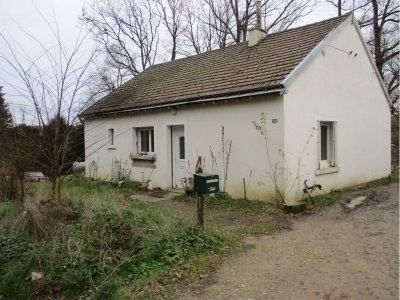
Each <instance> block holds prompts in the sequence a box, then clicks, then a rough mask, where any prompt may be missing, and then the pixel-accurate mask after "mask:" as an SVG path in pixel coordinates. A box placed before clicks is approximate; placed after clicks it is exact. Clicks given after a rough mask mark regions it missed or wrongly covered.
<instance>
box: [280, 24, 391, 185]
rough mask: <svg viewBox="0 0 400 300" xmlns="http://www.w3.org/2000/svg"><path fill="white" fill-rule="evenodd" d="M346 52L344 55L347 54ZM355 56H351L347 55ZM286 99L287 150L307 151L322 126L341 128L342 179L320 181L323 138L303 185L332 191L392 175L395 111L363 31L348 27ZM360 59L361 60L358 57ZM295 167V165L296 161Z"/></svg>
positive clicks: (306, 165)
mask: <svg viewBox="0 0 400 300" xmlns="http://www.w3.org/2000/svg"><path fill="white" fill-rule="evenodd" d="M341 50H342V51H341ZM344 51H345V52H350V51H353V52H352V54H351V55H349V54H348V53H345V52H344ZM324 53H325V55H323V53H320V54H319V55H318V56H317V58H316V59H315V60H314V61H313V62H312V63H311V64H310V65H309V66H308V68H307V69H306V70H305V71H304V72H303V73H302V74H301V75H300V76H299V77H298V78H297V80H296V81H295V82H294V83H293V84H292V85H291V86H290V87H289V88H288V91H287V93H286V94H285V95H284V115H285V124H284V132H285V137H284V147H285V152H286V153H295V154H296V155H298V153H299V151H302V149H303V146H304V144H305V141H306V140H307V137H308V135H309V134H310V132H311V128H313V127H316V126H317V120H318V119H319V120H324V121H336V122H337V161H338V167H339V168H340V170H339V171H338V172H337V173H329V174H324V175H315V170H316V169H317V163H318V158H317V134H316V132H315V134H314V137H312V138H311V141H310V144H309V147H308V149H307V152H309V155H306V157H305V158H304V159H303V160H302V161H301V169H300V175H301V180H300V181H301V189H302V188H303V181H304V180H305V179H307V180H308V183H309V184H312V183H313V182H317V183H318V184H321V185H322V186H323V188H324V189H325V190H326V191H329V190H330V189H338V188H344V187H347V186H353V185H356V184H360V183H364V182H368V181H371V180H375V179H379V178H382V177H385V176H388V174H390V110H389V105H388V103H387V100H386V98H385V95H384V93H383V91H382V88H381V86H380V84H379V81H378V79H377V77H376V75H375V70H374V68H373V65H372V64H371V63H370V60H369V59H368V56H367V53H366V52H365V50H364V48H363V44H362V41H361V40H360V38H359V36H358V33H357V29H356V28H355V26H354V25H352V24H350V23H349V24H348V25H347V26H346V27H345V28H344V29H343V31H342V32H341V33H339V35H338V36H337V37H336V38H335V39H334V40H333V41H332V42H331V44H330V45H329V46H328V47H326V48H325V49H324ZM355 54H357V56H355ZM291 163H292V165H293V166H295V165H296V161H295V160H293V159H292V160H291Z"/></svg>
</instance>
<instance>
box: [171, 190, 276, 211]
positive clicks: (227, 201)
mask: <svg viewBox="0 0 400 300" xmlns="http://www.w3.org/2000/svg"><path fill="white" fill-rule="evenodd" d="M195 199H196V198H195V196H188V195H186V196H182V197H179V198H177V200H178V201H181V202H193V203H194V202H195ZM204 205H205V206H206V207H207V208H212V209H217V210H226V211H237V212H242V213H254V214H269V215H273V214H277V213H279V212H280V210H279V209H278V207H276V205H274V204H271V203H267V202H265V201H260V200H246V199H243V198H238V199H233V198H232V197H231V196H230V195H229V194H228V193H225V192H218V193H215V194H214V195H206V196H205V198H204Z"/></svg>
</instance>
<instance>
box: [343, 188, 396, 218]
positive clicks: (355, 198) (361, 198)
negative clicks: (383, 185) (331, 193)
mask: <svg viewBox="0 0 400 300" xmlns="http://www.w3.org/2000/svg"><path fill="white" fill-rule="evenodd" d="M388 198H389V194H388V193H387V192H386V191H367V192H362V193H358V194H355V195H352V196H349V197H346V198H345V199H344V200H343V201H342V202H341V203H340V204H341V205H342V207H343V208H344V210H345V212H347V213H348V212H351V211H353V210H355V209H356V208H358V207H361V206H364V205H370V204H373V203H379V202H382V201H385V200H387V199H388Z"/></svg>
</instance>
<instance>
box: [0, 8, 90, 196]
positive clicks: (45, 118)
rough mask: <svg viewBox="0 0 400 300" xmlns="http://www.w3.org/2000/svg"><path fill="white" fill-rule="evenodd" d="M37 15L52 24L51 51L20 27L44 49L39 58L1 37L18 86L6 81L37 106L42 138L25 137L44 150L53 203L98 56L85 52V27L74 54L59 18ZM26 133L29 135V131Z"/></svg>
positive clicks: (36, 119)
mask: <svg viewBox="0 0 400 300" xmlns="http://www.w3.org/2000/svg"><path fill="white" fill-rule="evenodd" d="M37 11H38V13H39V14H40V16H41V17H42V20H43V21H44V22H46V24H47V26H48V28H49V30H50V34H51V37H52V38H53V43H54V44H53V45H52V46H50V47H48V46H46V45H45V44H44V43H42V42H41V41H40V40H39V39H38V38H37V37H36V36H35V35H33V34H32V33H31V32H29V31H27V30H24V29H23V28H22V27H20V29H21V30H22V31H23V32H24V33H25V35H26V36H25V39H30V41H31V44H32V45H35V46H37V47H38V48H39V49H41V50H42V53H41V54H40V55H38V56H37V57H33V55H32V54H30V53H28V52H27V51H28V50H26V49H25V48H23V47H22V46H21V45H20V44H18V43H17V42H16V41H14V40H12V39H10V38H7V37H6V36H4V35H3V34H0V37H1V38H2V39H3V41H4V42H5V44H6V45H7V46H8V47H7V49H5V50H2V51H1V52H0V59H1V61H2V62H3V63H5V64H7V65H8V67H9V68H11V69H12V72H11V73H10V72H7V70H4V69H3V71H4V72H7V73H9V75H10V76H13V79H14V80H17V81H18V83H17V84H13V83H11V82H9V81H8V80H7V79H4V78H3V79H2V80H1V81H2V82H4V83H5V84H8V85H9V86H11V87H12V88H13V89H14V90H15V92H16V93H17V95H18V96H19V97H21V98H24V99H26V100H27V101H28V102H29V103H30V104H31V105H32V107H33V110H34V111H33V115H34V120H33V122H34V123H35V124H36V128H37V130H38V131H39V135H38V137H32V136H30V135H29V134H24V136H25V137H26V138H27V139H29V140H30V142H31V143H32V145H34V147H35V149H38V151H40V155H41V156H42V157H43V159H41V160H40V163H41V165H42V167H43V168H44V169H45V170H46V172H47V173H48V174H49V178H50V180H51V181H52V199H53V200H55V199H56V198H58V200H60V199H61V189H62V180H63V178H64V177H62V176H61V175H62V173H63V168H64V166H65V164H66V153H67V149H68V140H69V136H70V134H71V131H72V125H73V124H74V123H75V122H76V118H77V113H78V111H79V107H78V103H79V100H80V97H81V96H82V94H83V90H84V88H85V87H86V85H87V80H88V79H87V77H86V73H87V71H88V68H89V65H90V62H91V61H92V59H93V57H94V53H93V52H92V51H87V50H86V51H85V50H84V49H83V42H84V40H85V39H86V38H87V34H83V28H81V31H80V33H79V35H78V37H77V38H76V40H75V42H74V46H73V47H72V50H71V51H68V49H67V47H66V46H65V45H64V43H63V39H62V38H61V36H60V32H59V30H58V25H57V20H56V18H55V16H54V15H53V17H54V20H52V23H53V22H54V23H53V24H55V25H51V24H50V22H49V21H48V20H47V19H46V18H45V17H44V16H43V15H42V14H41V13H40V11H39V9H37ZM6 50H7V53H6V52H5V51H6ZM3 51H4V52H3ZM20 133H21V134H23V131H22V130H21V131H20ZM30 150H31V151H32V148H31V149H30Z"/></svg>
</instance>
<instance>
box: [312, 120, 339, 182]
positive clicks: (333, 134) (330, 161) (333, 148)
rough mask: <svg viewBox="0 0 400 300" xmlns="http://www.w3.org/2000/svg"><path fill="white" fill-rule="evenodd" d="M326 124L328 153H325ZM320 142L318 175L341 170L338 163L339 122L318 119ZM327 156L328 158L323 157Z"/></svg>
mask: <svg viewBox="0 0 400 300" xmlns="http://www.w3.org/2000/svg"><path fill="white" fill-rule="evenodd" d="M324 126H326V128H327V130H326V138H325V141H326V147H325V149H326V150H325V151H326V155H324V153H323V148H322V147H323V145H322V142H323V130H322V127H324ZM317 132H318V143H317V145H318V146H317V153H318V160H317V175H318V174H325V173H331V172H337V171H339V168H338V165H337V122H336V121H331V120H329V121H328V120H318V121H317ZM323 156H326V159H323Z"/></svg>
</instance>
